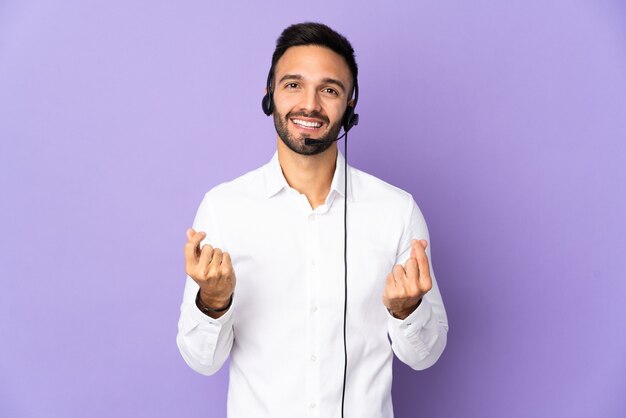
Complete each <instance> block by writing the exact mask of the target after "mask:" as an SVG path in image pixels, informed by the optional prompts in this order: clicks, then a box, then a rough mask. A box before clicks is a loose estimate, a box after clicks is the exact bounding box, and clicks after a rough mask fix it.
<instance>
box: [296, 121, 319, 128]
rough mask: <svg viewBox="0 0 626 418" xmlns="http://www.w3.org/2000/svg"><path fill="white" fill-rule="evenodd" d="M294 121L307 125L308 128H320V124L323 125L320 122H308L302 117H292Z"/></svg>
mask: <svg viewBox="0 0 626 418" xmlns="http://www.w3.org/2000/svg"><path fill="white" fill-rule="evenodd" d="M292 122H293V123H295V124H296V125H300V126H305V127H307V128H319V127H320V126H322V124H321V123H319V122H307V121H305V120H300V119H292Z"/></svg>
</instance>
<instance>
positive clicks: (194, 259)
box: [185, 228, 236, 309]
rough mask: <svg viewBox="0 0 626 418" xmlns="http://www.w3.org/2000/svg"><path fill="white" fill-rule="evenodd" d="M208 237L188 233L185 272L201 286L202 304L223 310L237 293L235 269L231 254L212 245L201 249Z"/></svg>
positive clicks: (196, 233)
mask: <svg viewBox="0 0 626 418" xmlns="http://www.w3.org/2000/svg"><path fill="white" fill-rule="evenodd" d="M205 237H206V233H204V232H196V231H194V230H193V229H191V228H189V229H188V230H187V244H185V271H186V272H187V274H188V275H189V277H191V278H192V279H193V280H194V281H195V282H196V283H198V286H200V298H201V299H202V303H203V304H204V305H206V306H208V307H210V308H213V309H220V308H222V307H224V306H226V305H228V302H229V301H230V297H231V296H232V294H233V292H234V290H235V282H236V278H235V270H234V269H233V264H232V262H231V260H230V254H228V253H226V252H222V250H220V249H219V248H213V247H212V246H211V245H209V244H205V245H203V246H202V248H200V247H199V245H200V242H201V241H202V240H203V239H204V238H205Z"/></svg>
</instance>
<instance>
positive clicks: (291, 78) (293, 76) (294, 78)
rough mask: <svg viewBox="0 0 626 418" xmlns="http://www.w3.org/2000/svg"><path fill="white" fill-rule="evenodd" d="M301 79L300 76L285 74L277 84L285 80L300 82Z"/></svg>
mask: <svg viewBox="0 0 626 418" xmlns="http://www.w3.org/2000/svg"><path fill="white" fill-rule="evenodd" d="M302 78H303V77H302V76H301V75H300V74H285V75H284V76H282V77H281V79H280V80H278V84H280V83H282V82H283V81H286V80H302Z"/></svg>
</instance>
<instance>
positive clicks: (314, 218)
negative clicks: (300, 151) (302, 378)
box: [304, 212, 320, 418]
mask: <svg viewBox="0 0 626 418" xmlns="http://www.w3.org/2000/svg"><path fill="white" fill-rule="evenodd" d="M318 217H319V215H318V214H316V213H315V212H309V213H308V215H307V219H306V225H307V234H306V236H307V246H306V247H307V256H306V257H307V259H306V264H307V267H306V271H307V274H306V275H307V290H308V292H307V294H308V306H307V313H308V320H307V335H308V344H307V353H305V356H306V357H305V359H304V361H306V363H307V367H306V370H307V402H308V405H307V411H308V413H307V416H308V417H311V418H313V417H319V409H320V405H319V398H320V392H319V391H320V365H319V358H320V356H319V319H318V318H319V312H318V309H319V307H318V302H319V283H320V278H319V262H320V245H319V243H320V236H319V228H320V223H319V220H318Z"/></svg>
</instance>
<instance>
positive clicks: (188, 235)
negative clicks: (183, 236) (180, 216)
mask: <svg viewBox="0 0 626 418" xmlns="http://www.w3.org/2000/svg"><path fill="white" fill-rule="evenodd" d="M194 235H196V231H194V230H193V228H188V229H187V239H188V240H190V239H191V237H193V236H194Z"/></svg>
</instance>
